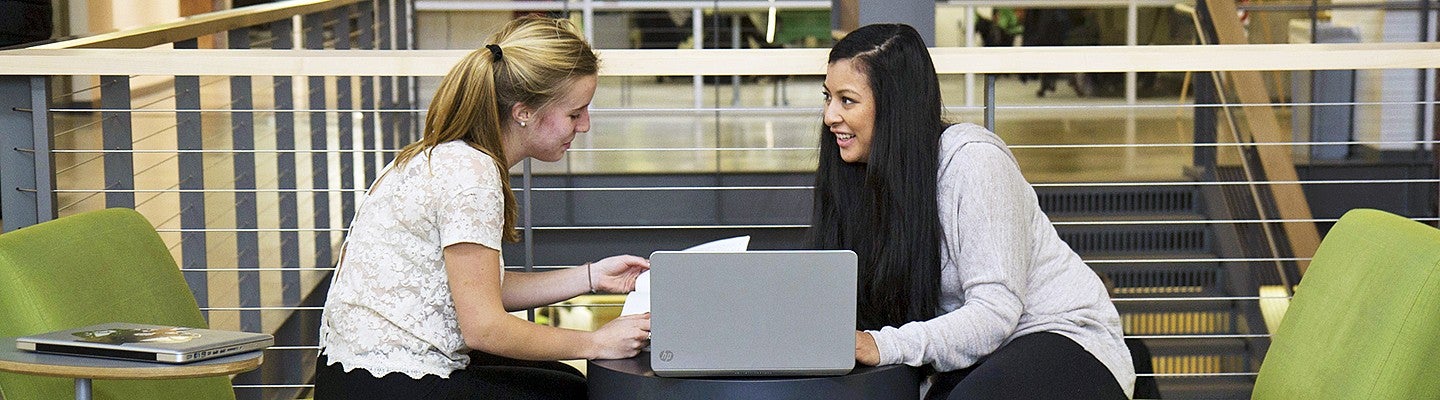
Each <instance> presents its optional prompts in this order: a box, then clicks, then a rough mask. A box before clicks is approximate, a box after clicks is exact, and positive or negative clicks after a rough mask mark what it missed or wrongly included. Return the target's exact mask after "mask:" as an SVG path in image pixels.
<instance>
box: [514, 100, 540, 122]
mask: <svg viewBox="0 0 1440 400" xmlns="http://www.w3.org/2000/svg"><path fill="white" fill-rule="evenodd" d="M533 118H535V109H533V108H530V106H527V105H525V103H515V105H513V106H510V120H512V121H515V122H516V123H519V124H520V126H525V125H527V124H529V123H531V122H534V121H532V119H533Z"/></svg>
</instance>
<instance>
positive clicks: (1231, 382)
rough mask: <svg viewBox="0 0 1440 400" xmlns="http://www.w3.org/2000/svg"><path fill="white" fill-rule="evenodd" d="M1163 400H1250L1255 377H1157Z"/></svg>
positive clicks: (1157, 384)
mask: <svg viewBox="0 0 1440 400" xmlns="http://www.w3.org/2000/svg"><path fill="white" fill-rule="evenodd" d="M1155 380H1156V382H1155V383H1156V386H1159V388H1160V396H1161V398H1163V399H1167V400H1171V399H1175V400H1185V399H1249V398H1250V393H1251V392H1252V391H1253V390H1254V388H1255V377H1253V376H1209V377H1157V378H1155Z"/></svg>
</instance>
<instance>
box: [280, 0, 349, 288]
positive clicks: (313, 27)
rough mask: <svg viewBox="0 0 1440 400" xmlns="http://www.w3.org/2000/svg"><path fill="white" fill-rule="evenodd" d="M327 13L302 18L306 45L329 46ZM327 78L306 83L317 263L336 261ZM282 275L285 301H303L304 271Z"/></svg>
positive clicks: (315, 77) (309, 47)
mask: <svg viewBox="0 0 1440 400" xmlns="http://www.w3.org/2000/svg"><path fill="white" fill-rule="evenodd" d="M325 16H326V13H313V14H308V15H306V16H305V17H304V18H303V19H301V21H302V23H301V25H300V26H301V32H304V34H303V35H302V37H304V39H305V46H304V47H305V48H306V49H314V50H320V49H324V48H325V30H326V29H325ZM337 36H338V35H337ZM327 80H328V79H327V78H326V77H323V76H312V77H310V78H309V79H308V84H307V85H305V89H306V91H308V92H309V94H310V96H309V100H310V103H309V106H308V108H309V109H310V112H309V114H310V150H311V153H310V188H311V193H310V198H311V199H312V207H313V210H314V212H315V215H313V216H312V217H313V218H311V221H313V225H312V226H313V227H314V228H315V266H316V267H329V266H331V265H332V263H331V257H330V249H331V247H330V246H331V243H330V232H329V228H330V192H328V191H327V190H328V189H329V188H330V153H329V152H328V151H327V150H328V148H329V143H330V113H328V112H325V111H324V110H325V108H326V107H328V105H327V104H328V101H327V97H328V96H329V95H330V91H329V89H328V88H327V87H328V85H327V82H326V81H327ZM281 276H282V278H281V281H282V282H284V283H285V290H284V294H283V299H284V300H283V301H284V303H285V304H300V271H295V270H287V271H284V272H282V273H281Z"/></svg>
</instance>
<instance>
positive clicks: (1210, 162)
mask: <svg viewBox="0 0 1440 400" xmlns="http://www.w3.org/2000/svg"><path fill="white" fill-rule="evenodd" d="M1191 77H1192V78H1191V79H1193V80H1194V82H1195V83H1194V85H1193V86H1194V88H1195V111H1194V114H1195V122H1194V126H1195V128H1194V130H1195V141H1194V143H1195V145H1196V146H1195V148H1194V149H1193V150H1192V154H1193V156H1192V157H1193V161H1192V164H1194V166H1195V167H1196V168H1197V169H1198V170H1199V171H1198V172H1199V173H1200V176H1198V177H1196V178H1199V179H1200V180H1201V181H1207V182H1208V181H1214V180H1215V155H1216V153H1217V151H1216V150H1217V149H1216V148H1215V146H1213V145H1214V144H1215V143H1216V131H1215V124H1216V123H1217V120H1216V118H1217V117H1218V114H1217V113H1218V112H1219V110H1218V109H1217V108H1216V107H1215V106H1216V105H1217V104H1219V100H1218V97H1217V93H1216V92H1215V81H1214V78H1213V77H1212V75H1211V73H1210V72H1198V73H1194V74H1192V75H1191Z"/></svg>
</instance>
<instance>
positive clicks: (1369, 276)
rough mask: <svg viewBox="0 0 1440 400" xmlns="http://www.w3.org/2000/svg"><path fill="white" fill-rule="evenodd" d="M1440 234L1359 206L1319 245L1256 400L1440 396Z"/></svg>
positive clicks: (1262, 373)
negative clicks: (1439, 356)
mask: <svg viewBox="0 0 1440 400" xmlns="http://www.w3.org/2000/svg"><path fill="white" fill-rule="evenodd" d="M1436 354H1440V230H1437V229H1435V228H1433V227H1430V226H1427V225H1425V224H1421V223H1418V222H1414V221H1410V220H1408V219H1405V218H1403V217H1400V216H1396V215H1393V214H1389V213H1386V212H1383V211H1376V210H1364V209H1357V210H1352V211H1350V212H1348V213H1346V214H1345V216H1344V217H1341V218H1340V222H1339V223H1337V224H1335V227H1334V228H1332V229H1331V230H1330V232H1329V234H1327V235H1326V236H1325V239H1324V240H1323V241H1322V242H1321V243H1320V249H1319V250H1317V251H1316V253H1315V258H1314V260H1313V261H1312V262H1311V263H1310V268H1309V270H1308V271H1307V272H1306V274H1305V277H1304V279H1303V280H1301V281H1300V285H1299V286H1298V287H1297V288H1296V290H1295V298H1294V299H1293V300H1292V301H1291V304H1290V308H1289V311H1287V312H1286V314H1285V319H1284V320H1283V321H1282V322H1281V323H1280V328H1278V329H1277V330H1276V332H1275V336H1274V338H1273V340H1272V343H1271V345H1270V350H1269V352H1268V354H1266V355H1265V361H1264V362H1263V363H1262V364H1261V365H1260V374H1259V376H1258V377H1257V378H1256V380H1255V391H1254V392H1253V398H1255V399H1437V398H1440V362H1437V360H1436V358H1435V357H1436Z"/></svg>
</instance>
